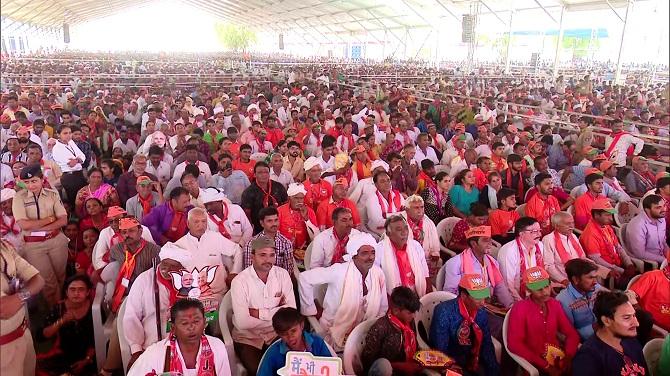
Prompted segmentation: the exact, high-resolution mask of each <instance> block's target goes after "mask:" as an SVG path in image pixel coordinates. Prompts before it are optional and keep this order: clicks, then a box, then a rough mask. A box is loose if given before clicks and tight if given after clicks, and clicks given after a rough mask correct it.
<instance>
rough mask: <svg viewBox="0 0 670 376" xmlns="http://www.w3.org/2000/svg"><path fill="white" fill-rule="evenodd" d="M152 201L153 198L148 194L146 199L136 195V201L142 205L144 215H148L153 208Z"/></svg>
mask: <svg viewBox="0 0 670 376" xmlns="http://www.w3.org/2000/svg"><path fill="white" fill-rule="evenodd" d="M153 199H154V196H153V195H152V194H149V197H148V198H144V197H142V196H141V195H140V194H138V195H137V200H138V201H139V202H140V204H141V205H142V213H144V215H147V214H149V212H150V211H151V209H152V208H153Z"/></svg>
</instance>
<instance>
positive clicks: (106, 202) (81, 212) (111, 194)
mask: <svg viewBox="0 0 670 376" xmlns="http://www.w3.org/2000/svg"><path fill="white" fill-rule="evenodd" d="M102 179H103V177H102V171H100V170H98V169H97V168H93V169H91V170H90V171H89V172H88V185H86V186H84V187H83V188H82V189H80V190H79V192H77V197H76V198H75V203H74V205H75V212H76V213H77V216H78V217H79V218H85V217H86V216H87V214H86V208H85V207H84V203H85V202H86V200H87V199H88V198H89V197H92V198H96V199H98V200H99V201H100V202H101V203H102V207H103V208H104V209H107V208H108V207H110V206H119V205H120V201H119V195H118V194H117V193H116V189H115V188H114V187H113V186H111V185H110V184H107V183H104V182H103V180H102Z"/></svg>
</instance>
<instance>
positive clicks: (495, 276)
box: [459, 248, 503, 288]
mask: <svg viewBox="0 0 670 376" xmlns="http://www.w3.org/2000/svg"><path fill="white" fill-rule="evenodd" d="M459 257H460V258H461V272H463V274H480V273H481V272H480V271H477V270H475V268H474V264H473V262H472V260H473V259H475V260H476V259H477V258H476V257H475V254H474V252H472V249H471V248H468V249H466V250H465V251H463V252H462V253H461V254H460V256H459ZM483 269H485V270H486V273H481V274H482V276H483V277H484V280H485V281H486V282H487V283H489V284H490V285H491V287H492V288H494V287H496V285H497V284H499V283H500V282H502V280H503V278H502V273H500V269H499V268H498V265H496V261H495V259H494V258H493V256H491V255H489V254H486V255H484V265H483Z"/></svg>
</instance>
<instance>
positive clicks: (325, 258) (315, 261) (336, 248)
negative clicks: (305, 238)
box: [305, 208, 361, 269]
mask: <svg viewBox="0 0 670 376" xmlns="http://www.w3.org/2000/svg"><path fill="white" fill-rule="evenodd" d="M333 216H334V217H335V220H334V221H333V227H330V228H328V229H326V230H324V231H321V232H320V233H319V234H318V235H317V236H316V237H314V240H313V241H312V244H311V247H312V249H311V255H310V258H309V260H308V261H307V262H306V265H305V266H307V265H309V269H313V268H319V267H328V266H330V265H331V264H333V261H334V260H335V262H343V259H342V258H343V256H344V253H346V246H347V243H348V242H349V241H350V239H351V238H353V237H355V236H357V235H359V234H361V232H360V231H358V230H356V229H355V228H353V226H354V222H353V219H352V216H351V210H349V209H348V208H336V209H335V210H334V211H333Z"/></svg>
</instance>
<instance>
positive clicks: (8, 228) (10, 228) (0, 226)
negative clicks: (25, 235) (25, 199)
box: [0, 215, 21, 236]
mask: <svg viewBox="0 0 670 376" xmlns="http://www.w3.org/2000/svg"><path fill="white" fill-rule="evenodd" d="M10 218H11V219H12V221H11V222H10V223H9V225H6V224H5V218H4V215H3V216H2V219H0V234H2V236H6V235H7V234H9V233H10V232H11V233H12V234H14V235H18V234H19V232H21V230H20V229H18V230H17V229H16V228H15V225H16V219H15V218H14V217H13V216H12V217H10Z"/></svg>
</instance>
